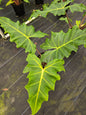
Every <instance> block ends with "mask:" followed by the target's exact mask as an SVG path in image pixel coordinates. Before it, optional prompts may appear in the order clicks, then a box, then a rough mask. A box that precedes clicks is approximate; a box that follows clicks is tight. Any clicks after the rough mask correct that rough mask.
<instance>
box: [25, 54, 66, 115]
mask: <svg viewBox="0 0 86 115" xmlns="http://www.w3.org/2000/svg"><path fill="white" fill-rule="evenodd" d="M26 60H27V62H28V64H27V66H26V67H25V69H24V73H26V72H29V75H28V76H27V78H29V82H28V84H27V85H26V86H25V88H26V90H27V91H28V95H29V99H28V103H29V104H30V107H31V110H32V115H35V114H36V113H37V112H38V110H39V109H40V108H41V104H42V103H43V101H48V97H49V96H48V92H49V91H50V90H54V87H55V82H56V80H60V76H59V74H57V72H60V71H64V66H63V64H64V61H63V60H58V59H56V60H53V61H51V62H49V63H48V64H47V65H46V66H45V67H44V68H43V67H42V65H41V61H40V59H39V58H38V57H36V56H35V55H33V54H29V55H28V56H27V59H26Z"/></svg>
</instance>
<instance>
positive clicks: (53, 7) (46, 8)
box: [29, 0, 86, 19]
mask: <svg viewBox="0 0 86 115" xmlns="http://www.w3.org/2000/svg"><path fill="white" fill-rule="evenodd" d="M58 1H59V0H54V1H53V2H52V3H51V4H50V5H47V4H44V5H43V11H40V10H35V11H33V13H32V15H31V16H30V18H32V17H38V16H42V17H46V16H47V15H48V13H52V14H53V15H54V16H56V15H58V16H61V15H65V12H66V10H67V9H70V11H71V12H72V13H73V12H75V11H78V12H83V11H84V10H86V6H85V5H83V4H73V5H69V6H68V4H69V3H70V2H73V1H70V0H67V1H65V2H58ZM30 18H29V19H30Z"/></svg>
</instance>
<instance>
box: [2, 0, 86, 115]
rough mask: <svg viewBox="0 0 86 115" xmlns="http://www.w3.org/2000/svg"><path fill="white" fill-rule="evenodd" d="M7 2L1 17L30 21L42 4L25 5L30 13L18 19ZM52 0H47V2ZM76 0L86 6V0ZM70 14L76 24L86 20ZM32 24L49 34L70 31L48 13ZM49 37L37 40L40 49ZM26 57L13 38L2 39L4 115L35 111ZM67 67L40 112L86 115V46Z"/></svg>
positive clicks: (39, 114)
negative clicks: (77, 21)
mask: <svg viewBox="0 0 86 115" xmlns="http://www.w3.org/2000/svg"><path fill="white" fill-rule="evenodd" d="M6 1H7V0H4V1H3V2H2V7H4V9H3V10H0V16H6V17H9V18H10V19H11V20H13V21H17V20H19V21H20V22H22V20H23V19H24V21H25V20H27V19H28V17H29V16H30V14H31V12H32V10H33V9H36V8H38V7H40V6H36V5H35V3H34V0H31V3H30V4H26V3H25V4H24V5H25V11H26V15H25V16H24V17H21V18H17V17H16V16H15V13H14V11H13V9H12V6H11V5H10V6H8V7H5V3H6ZM50 1H52V0H50ZM50 1H49V0H46V1H45V3H47V2H50ZM75 2H76V3H84V4H85V5H86V0H83V1H82V0H75ZM68 15H69V17H71V19H72V20H73V22H72V24H73V25H74V24H75V20H79V19H82V15H83V14H82V13H77V12H75V13H73V14H72V13H70V12H69V11H68ZM28 25H34V27H35V30H36V31H37V30H41V31H42V32H45V33H48V34H49V35H50V32H51V31H54V32H57V31H58V32H59V31H60V30H63V31H65V32H66V31H67V30H68V25H67V24H66V23H65V22H64V21H60V20H59V17H58V16H56V17H55V16H53V15H52V14H48V16H47V18H42V17H39V18H37V19H36V20H34V21H33V22H31V23H30V24H28ZM45 38H46V37H45ZM45 38H42V39H41V40H39V39H38V38H35V39H34V40H33V42H34V43H35V42H37V48H38V49H39V50H40V52H43V50H42V49H40V47H39V46H40V44H42V43H43V42H44V41H45ZM36 54H37V52H36ZM37 55H38V54H37ZM26 56H27V54H25V52H24V49H22V48H19V49H17V48H16V45H15V43H11V42H10V41H9V39H8V40H3V39H2V38H0V115H30V114H31V110H30V107H29V104H28V103H27V99H28V94H27V91H26V90H25V88H24V86H25V85H26V84H27V82H28V80H27V78H26V76H27V75H26V74H23V69H24V67H25V65H26V64H27V62H26V61H25V60H26ZM65 69H66V71H65V72H61V73H60V75H61V80H60V81H57V82H56V86H55V90H54V91H50V92H49V101H48V102H44V103H43V104H42V107H41V109H40V111H39V112H38V113H37V115H86V49H85V48H84V47H83V46H80V47H79V50H78V52H77V53H75V52H72V54H71V56H70V57H69V58H68V59H65ZM3 89H4V90H3Z"/></svg>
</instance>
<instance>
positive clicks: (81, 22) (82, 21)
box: [79, 15, 86, 28]
mask: <svg viewBox="0 0 86 115" xmlns="http://www.w3.org/2000/svg"><path fill="white" fill-rule="evenodd" d="M85 18H86V15H85V16H84V17H83V19H82V21H81V23H80V25H79V28H81V25H82V24H83V22H84V20H85Z"/></svg>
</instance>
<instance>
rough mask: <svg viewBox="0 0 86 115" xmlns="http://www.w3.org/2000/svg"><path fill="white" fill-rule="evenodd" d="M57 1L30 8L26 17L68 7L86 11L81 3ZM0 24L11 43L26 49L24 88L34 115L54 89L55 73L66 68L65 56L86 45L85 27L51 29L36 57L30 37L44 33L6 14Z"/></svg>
mask: <svg viewBox="0 0 86 115" xmlns="http://www.w3.org/2000/svg"><path fill="white" fill-rule="evenodd" d="M58 1H59V0H53V1H52V3H51V4H50V5H46V4H44V5H43V11H40V10H36V11H33V13H32V15H31V16H30V18H29V20H30V19H32V18H33V17H35V18H37V17H38V16H42V17H46V16H47V14H48V13H52V14H53V15H55V16H56V15H59V16H61V15H65V12H66V10H67V9H69V10H70V11H71V12H72V13H73V12H75V11H79V12H83V11H86V6H85V5H84V4H72V5H69V6H67V5H68V4H69V3H70V0H67V1H66V2H63V1H61V2H58ZM71 2H73V1H71ZM85 17H86V16H85ZM67 19H68V17H67ZM68 22H69V20H68ZM0 24H1V26H2V27H3V28H4V29H5V31H6V32H8V33H9V34H10V41H11V42H15V43H16V47H17V48H19V47H22V48H24V49H25V52H28V55H27V58H26V61H27V62H28V64H27V65H26V67H25V69H24V71H23V72H24V73H27V72H29V74H28V75H27V78H28V79H29V81H28V84H27V85H26V86H25V88H26V90H27V92H28V95H29V99H28V103H29V105H30V107H31V110H32V115H35V114H36V113H37V112H38V111H39V109H40V108H41V105H42V103H43V102H44V101H48V98H49V94H48V92H49V91H50V90H54V88H55V82H56V80H60V75H59V74H58V73H57V72H61V71H65V69H64V60H63V59H64V57H66V58H68V57H69V56H70V54H71V52H72V51H75V52H77V50H78V46H80V45H84V47H86V28H85V29H81V27H82V22H80V21H76V25H74V26H72V27H71V29H69V30H68V32H66V33H65V32H63V31H60V32H51V38H50V39H49V38H46V40H45V42H44V43H43V44H41V46H40V47H41V48H42V49H44V50H45V52H44V54H42V55H41V58H38V57H37V56H36V55H35V53H36V49H37V48H36V45H35V44H34V43H33V42H32V41H31V39H30V38H32V39H33V38H34V37H36V38H38V39H39V38H42V37H44V36H47V34H46V33H43V32H41V31H37V32H35V29H34V27H33V26H27V25H25V24H24V23H23V24H20V23H19V22H18V21H17V22H13V21H11V20H10V19H8V18H6V17H0ZM69 24H70V23H69ZM84 25H85V24H84ZM43 63H45V66H43Z"/></svg>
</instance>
